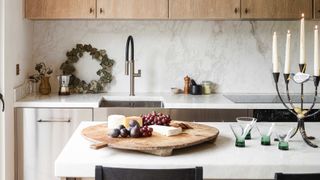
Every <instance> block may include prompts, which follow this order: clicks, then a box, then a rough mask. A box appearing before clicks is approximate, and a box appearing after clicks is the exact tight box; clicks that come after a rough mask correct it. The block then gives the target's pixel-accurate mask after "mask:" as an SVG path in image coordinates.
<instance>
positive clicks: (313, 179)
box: [274, 173, 320, 180]
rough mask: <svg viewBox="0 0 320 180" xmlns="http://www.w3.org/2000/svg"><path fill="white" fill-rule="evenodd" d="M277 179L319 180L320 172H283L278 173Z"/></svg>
mask: <svg viewBox="0 0 320 180" xmlns="http://www.w3.org/2000/svg"><path fill="white" fill-rule="evenodd" d="M274 179H275V180H319V179H320V173H314V174H283V173H276V174H275V177H274Z"/></svg>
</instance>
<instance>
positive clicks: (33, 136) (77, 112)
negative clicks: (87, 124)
mask: <svg viewBox="0 0 320 180" xmlns="http://www.w3.org/2000/svg"><path fill="white" fill-rule="evenodd" d="M81 121H92V109H50V108H48V109H46V108H17V110H16V149H17V151H18V152H17V158H16V159H17V161H18V162H17V164H18V167H17V168H18V170H17V171H18V175H17V176H18V180H43V179H50V180H52V179H58V178H55V176H54V161H55V160H56V158H57V157H58V155H59V153H60V152H61V150H62V149H63V147H64V146H65V144H66V143H67V141H68V140H69V138H70V137H71V135H72V134H73V132H74V130H75V129H76V128H77V127H78V125H79V124H80V122H81Z"/></svg>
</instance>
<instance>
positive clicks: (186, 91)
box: [183, 76, 190, 94]
mask: <svg viewBox="0 0 320 180" xmlns="http://www.w3.org/2000/svg"><path fill="white" fill-rule="evenodd" d="M183 92H184V94H189V92H190V77H189V76H186V77H184V89H183Z"/></svg>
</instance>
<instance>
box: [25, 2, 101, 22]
mask: <svg viewBox="0 0 320 180" xmlns="http://www.w3.org/2000/svg"><path fill="white" fill-rule="evenodd" d="M95 17H96V0H26V18H28V19H91V18H95Z"/></svg>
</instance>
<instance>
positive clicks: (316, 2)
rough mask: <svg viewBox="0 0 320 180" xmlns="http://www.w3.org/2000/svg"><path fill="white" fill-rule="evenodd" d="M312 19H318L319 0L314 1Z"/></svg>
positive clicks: (319, 17)
mask: <svg viewBox="0 0 320 180" xmlns="http://www.w3.org/2000/svg"><path fill="white" fill-rule="evenodd" d="M313 7H314V9H313V12H314V16H313V18H314V19H320V0H314V6H313Z"/></svg>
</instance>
